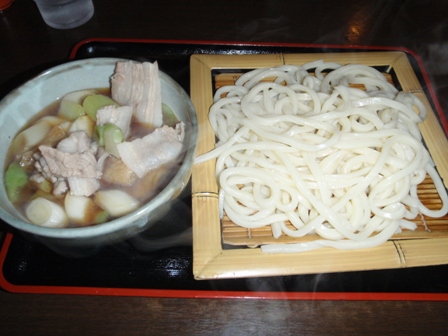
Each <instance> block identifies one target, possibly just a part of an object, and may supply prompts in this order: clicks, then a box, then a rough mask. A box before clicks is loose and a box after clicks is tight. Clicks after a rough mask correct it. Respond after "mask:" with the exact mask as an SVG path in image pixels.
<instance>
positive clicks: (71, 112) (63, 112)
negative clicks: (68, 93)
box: [58, 100, 86, 120]
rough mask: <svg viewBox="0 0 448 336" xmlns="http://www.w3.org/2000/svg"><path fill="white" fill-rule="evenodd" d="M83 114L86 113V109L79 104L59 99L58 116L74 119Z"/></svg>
mask: <svg viewBox="0 0 448 336" xmlns="http://www.w3.org/2000/svg"><path fill="white" fill-rule="evenodd" d="M84 114H86V111H85V110H84V107H82V106H81V105H80V104H78V103H75V102H72V101H70V100H61V103H60V104H59V110H58V116H59V117H62V118H65V119H68V120H75V119H76V118H78V117H79V116H82V115H84Z"/></svg>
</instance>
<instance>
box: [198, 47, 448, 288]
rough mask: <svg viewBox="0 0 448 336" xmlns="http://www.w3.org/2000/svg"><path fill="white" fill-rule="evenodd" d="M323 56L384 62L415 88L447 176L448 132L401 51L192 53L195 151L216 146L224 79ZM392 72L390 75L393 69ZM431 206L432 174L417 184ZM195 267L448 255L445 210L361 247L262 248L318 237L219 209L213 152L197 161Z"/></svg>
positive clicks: (303, 268)
mask: <svg viewBox="0 0 448 336" xmlns="http://www.w3.org/2000/svg"><path fill="white" fill-rule="evenodd" d="M318 59H322V60H324V61H326V62H338V63H341V64H347V63H358V64H365V65H369V66H375V67H378V68H381V69H384V71H382V72H383V73H384V74H385V76H386V77H387V78H388V80H389V81H390V82H392V83H393V84H394V85H396V86H398V85H399V87H400V89H401V90H403V91H408V92H412V93H414V94H415V95H416V96H417V97H418V98H420V99H421V101H422V102H423V103H424V104H425V105H426V108H427V110H428V111H427V118H426V120H425V121H424V122H423V123H422V124H421V125H420V131H421V133H422V136H423V139H424V141H425V144H426V146H427V148H428V150H429V152H430V154H431V156H432V159H433V161H434V163H435V165H436V167H437V170H438V172H439V174H440V176H441V177H442V179H443V180H444V183H445V187H446V186H447V183H448V160H447V159H446V158H448V140H447V138H446V136H445V133H444V131H443V129H442V128H441V126H440V123H439V121H438V119H437V117H436V115H435V113H434V111H433V109H432V107H431V104H430V103H429V101H428V99H427V97H426V95H425V93H424V91H423V89H422V87H421V85H420V82H419V80H418V79H417V76H416V74H415V72H414V70H413V68H412V66H411V64H410V63H409V60H408V58H407V56H406V54H405V53H404V52H395V51H387V52H353V53H322V54H316V53H311V54H268V55H193V56H192V57H191V60H190V70H191V98H192V101H193V104H194V105H195V108H196V110H197V113H198V122H199V144H198V150H197V155H201V154H203V153H206V152H208V151H210V150H212V149H213V148H214V146H215V135H214V132H213V130H212V128H211V126H210V124H209V121H208V112H209V108H210V106H211V105H212V103H213V94H214V91H215V90H216V88H217V87H219V86H221V85H227V84H233V83H234V81H235V80H236V78H237V77H238V76H239V74H240V73H241V72H243V71H248V70H252V69H256V68H264V67H273V66H278V65H282V64H295V65H301V64H304V63H307V62H310V61H315V60H318ZM391 74H393V76H392V75H391ZM419 194H420V197H421V199H422V200H423V203H426V205H427V206H428V207H433V208H440V203H441V202H440V199H439V198H438V195H437V192H436V191H435V187H434V185H433V184H432V181H431V180H430V179H427V180H426V181H425V182H424V183H422V185H421V186H419ZM192 208H193V274H194V277H195V279H198V280H201V279H219V278H238V277H255V276H281V275H297V274H311V273H329V272H344V271H347V272H348V271H361V270H376V269H391V268H403V267H415V266H429V265H440V264H447V263H448V216H445V217H443V218H439V219H425V220H422V219H420V218H418V219H416V220H415V222H416V224H417V226H418V228H417V229H416V230H415V231H404V232H403V233H401V234H399V235H396V236H394V237H393V238H392V239H391V240H389V241H388V242H386V243H384V244H382V245H381V246H378V247H375V248H369V249H361V250H350V251H344V250H337V249H333V248H322V249H319V250H314V251H309V252H303V253H297V254H265V253H263V252H261V249H260V248H259V247H258V246H259V245H260V244H269V243H271V244H272V243H276V244H278V243H293V242H300V241H307V240H313V239H316V238H317V237H316V236H313V235H310V236H306V237H303V238H300V239H297V238H290V237H286V236H281V237H280V238H278V239H275V238H273V237H272V233H271V230H270V228H261V229H256V230H250V232H248V230H247V229H245V228H241V227H239V226H237V225H236V224H234V223H232V222H231V221H230V220H229V219H228V218H226V217H224V218H223V219H222V220H221V219H220V217H219V209H218V185H217V181H216V178H215V160H211V161H207V162H204V163H201V164H197V165H195V166H194V167H193V172H192Z"/></svg>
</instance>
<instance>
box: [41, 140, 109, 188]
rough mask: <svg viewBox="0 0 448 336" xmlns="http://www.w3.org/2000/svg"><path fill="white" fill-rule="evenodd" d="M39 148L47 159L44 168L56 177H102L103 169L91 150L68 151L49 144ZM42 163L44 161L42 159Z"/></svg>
mask: <svg viewBox="0 0 448 336" xmlns="http://www.w3.org/2000/svg"><path fill="white" fill-rule="evenodd" d="M39 150H40V152H41V154H42V157H43V159H44V160H45V165H46V166H45V167H44V168H43V170H44V171H48V172H49V173H51V175H53V176H55V177H71V176H77V177H86V178H101V170H100V169H99V167H98V164H97V162H96V158H95V155H94V154H93V153H92V152H91V151H85V152H83V153H66V152H63V151H60V150H58V149H55V148H52V147H48V146H39ZM40 163H41V164H42V163H43V161H42V160H40ZM50 180H51V179H50Z"/></svg>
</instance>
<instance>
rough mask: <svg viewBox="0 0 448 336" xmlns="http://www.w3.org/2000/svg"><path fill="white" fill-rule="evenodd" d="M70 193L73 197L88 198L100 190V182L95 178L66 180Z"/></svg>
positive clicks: (71, 178) (72, 177)
mask: <svg viewBox="0 0 448 336" xmlns="http://www.w3.org/2000/svg"><path fill="white" fill-rule="evenodd" d="M67 181H68V186H69V188H70V193H71V194H72V195H75V196H86V197H88V196H90V195H93V194H94V193H95V192H96V191H97V190H98V189H100V181H99V180H98V179H96V178H88V177H76V176H71V177H68V178H67Z"/></svg>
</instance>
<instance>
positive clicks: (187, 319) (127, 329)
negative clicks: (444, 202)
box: [0, 0, 448, 335]
mask: <svg viewBox="0 0 448 336" xmlns="http://www.w3.org/2000/svg"><path fill="white" fill-rule="evenodd" d="M94 3H95V8H96V12H95V15H94V17H93V18H92V19H91V20H90V21H89V22H88V23H87V24H85V25H83V26H81V27H79V28H76V29H71V30H56V29H53V28H50V27H48V26H46V25H45V24H44V22H43V21H42V18H41V17H40V15H39V12H38V10H37V8H36V6H35V5H34V3H33V1H31V0H15V2H14V3H13V5H12V6H11V7H10V8H9V9H8V10H6V11H5V12H4V13H1V14H0V97H3V96H4V95H5V94H7V93H8V92H9V91H10V90H12V89H13V88H14V87H16V86H17V85H19V84H20V83H21V82H23V81H24V80H26V79H28V78H30V77H31V76H33V75H35V74H37V73H38V72H40V71H41V70H44V69H46V68H48V67H49V66H52V65H55V64H58V63H61V62H64V61H65V60H66V59H67V58H68V56H69V53H70V51H71V49H72V48H73V47H74V46H75V45H76V43H78V42H80V41H82V40H84V39H88V38H94V37H95V38H102V37H106V38H110V37H113V38H135V39H172V40H180V39H188V40H219V41H229V42H230V41H263V42H288V43H306V44H311V43H329V44H344V45H352V44H354V45H375V46H399V47H406V48H409V49H412V50H414V51H415V52H417V53H418V54H419V55H420V56H421V57H422V59H423V62H424V64H425V66H426V67H427V69H428V70H429V75H430V78H431V79H432V80H433V82H434V85H435V87H436V92H437V93H438V95H439V99H440V102H441V104H442V107H443V109H444V110H445V111H448V98H447V97H448V85H446V83H447V82H448V66H447V65H446V64H447V63H446V59H447V57H446V56H447V54H448V22H447V19H446V17H447V13H448V2H447V1H443V0H437V1H436V0H434V1H423V0H411V1H399V0H394V1H387V0H380V1H359V0H341V1H331V0H319V1H275V0H245V1H241V0H228V1H220V2H217V1H205V0H190V1H183V0H164V1H138V0H128V1H118V0H94ZM5 229H6V226H5V224H4V223H0V230H5ZM447 308H448V305H447V304H446V303H444V302H410V301H283V300H244V299H238V300H222V299H219V300H213V299H162V298H144V297H103V296H76V295H36V294H12V293H7V292H4V291H0V335H52V334H63V335H84V334H89V335H90V334H95V335H102V334H107V335H161V334H179V335H281V334H288V335H289V334H294V335H311V334H312V335H336V334H338V335H359V334H363V335H378V334H383V335H423V334H424V335H441V334H444V333H445V331H446V329H447V327H448V321H447V318H446V317H447V316H448V315H447Z"/></svg>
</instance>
